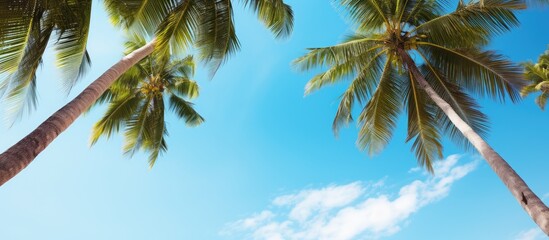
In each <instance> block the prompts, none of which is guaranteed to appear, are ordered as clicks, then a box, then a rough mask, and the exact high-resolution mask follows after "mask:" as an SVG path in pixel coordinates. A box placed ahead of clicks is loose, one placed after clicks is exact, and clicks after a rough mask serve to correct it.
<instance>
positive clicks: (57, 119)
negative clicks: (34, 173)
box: [0, 39, 156, 186]
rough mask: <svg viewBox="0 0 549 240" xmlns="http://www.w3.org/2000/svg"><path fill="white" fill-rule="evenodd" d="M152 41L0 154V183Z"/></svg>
mask: <svg viewBox="0 0 549 240" xmlns="http://www.w3.org/2000/svg"><path fill="white" fill-rule="evenodd" d="M155 42H156V41H155V40H154V39H153V40H152V41H151V42H149V43H147V44H146V45H145V46H143V47H141V48H139V49H137V50H135V51H134V52H132V53H130V54H128V55H127V56H125V57H124V58H122V59H121V60H120V61H118V62H117V63H116V64H114V65H113V66H112V67H111V68H109V69H108V70H107V71H106V72H105V73H103V74H102V75H101V76H100V77H99V78H97V79H96V80H95V81H94V82H92V83H91V84H90V85H89V86H88V87H87V88H86V89H84V91H82V92H81V93H80V94H79V95H78V96H77V97H76V98H74V99H73V100H72V101H70V102H69V103H67V104H66V105H65V106H63V107H62V108H61V109H59V110H57V112H55V113H54V114H53V115H51V116H50V117H49V118H48V119H46V121H44V122H43V123H42V124H40V125H39V126H38V127H37V128H36V129H35V130H34V131H32V132H31V133H29V134H28V135H27V136H25V137H24V138H23V139H21V140H20V141H19V142H17V143H16V144H14V145H13V146H11V147H10V148H9V149H7V150H6V151H5V152H3V153H2V154H0V186H1V185H3V184H4V183H6V182H7V181H8V180H10V179H11V178H13V177H14V176H15V175H17V174H18V173H19V172H21V171H22V170H23V169H24V168H25V167H27V166H28V165H29V164H30V163H31V162H32V160H34V159H35V158H36V156H38V154H40V152H42V151H43V150H44V149H45V148H46V147H47V146H48V145H49V144H50V143H51V142H52V141H53V140H54V139H55V138H56V137H57V136H59V134H61V132H63V131H64V130H65V129H67V128H68V127H69V126H70V125H71V124H72V123H73V122H74V121H75V120H76V118H78V117H79V116H80V114H82V113H83V112H84V111H86V110H87V109H88V108H89V107H90V106H91V105H92V104H93V103H94V102H95V101H96V100H97V98H99V96H101V94H103V93H104V92H105V90H107V89H108V88H109V86H111V84H112V83H113V82H114V81H115V80H116V79H118V77H120V75H122V74H123V73H124V72H126V71H127V70H128V69H129V68H130V67H132V66H133V65H135V64H136V63H137V62H139V61H140V60H141V59H143V58H145V57H146V56H148V55H149V54H151V53H152V52H153V50H154V46H155Z"/></svg>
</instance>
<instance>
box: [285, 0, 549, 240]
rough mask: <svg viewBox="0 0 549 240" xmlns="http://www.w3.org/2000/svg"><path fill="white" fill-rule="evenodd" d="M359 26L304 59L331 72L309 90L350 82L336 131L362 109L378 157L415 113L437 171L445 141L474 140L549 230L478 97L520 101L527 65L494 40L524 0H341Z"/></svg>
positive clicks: (414, 137)
mask: <svg viewBox="0 0 549 240" xmlns="http://www.w3.org/2000/svg"><path fill="white" fill-rule="evenodd" d="M338 2H339V3H340V4H341V6H342V7H343V8H344V9H345V10H347V12H348V16H349V17H350V18H351V19H352V20H353V22H354V23H355V24H356V32H355V34H353V35H351V36H349V37H348V38H347V39H346V40H345V41H344V42H343V43H340V44H338V45H335V46H331V47H323V48H313V49H310V51H309V53H307V54H306V55H304V56H303V57H301V58H299V59H297V60H296V62H295V64H296V65H297V66H298V67H299V68H300V69H301V70H310V69H312V68H315V67H324V68H325V70H326V71H324V72H322V73H320V74H318V75H316V76H314V77H313V78H312V79H311V80H310V81H309V82H308V84H307V86H306V93H311V92H313V91H315V90H317V89H319V88H321V87H323V86H325V85H330V84H335V83H339V82H341V81H342V80H345V79H349V80H350V83H349V87H348V88H347V90H346V91H345V92H344V93H343V95H342V97H341V102H340V104H339V108H338V110H337V113H336V116H335V120H334V123H333V129H334V131H335V133H336V134H337V131H338V129H339V128H340V127H341V126H342V125H347V124H349V123H350V122H351V121H352V120H353V118H352V109H353V106H354V105H355V104H359V105H363V107H362V110H361V112H360V114H359V116H358V126H359V128H360V130H359V136H358V140H357V144H358V146H359V147H360V148H361V149H364V150H366V151H368V152H369V153H370V154H375V153H377V152H379V151H381V150H382V149H383V148H384V147H385V146H386V145H387V144H388V142H389V140H390V139H391V137H392V133H393V131H394V129H395V128H396V123H397V119H398V116H399V114H400V113H401V112H403V111H405V112H406V114H407V116H408V136H407V139H406V141H413V144H412V149H413V151H414V152H415V154H416V156H417V159H418V162H419V164H420V165H422V166H424V167H425V168H426V169H427V170H429V171H432V170H433V168H432V164H433V161H434V160H435V159H437V158H440V157H442V144H441V137H442V135H443V134H446V135H448V136H450V137H451V138H452V139H454V140H457V141H458V142H460V143H464V142H465V143H467V144H471V145H472V146H474V148H476V149H477V150H478V152H479V153H480V154H481V155H482V156H483V157H484V159H486V160H487V162H488V163H489V165H490V166H491V167H492V168H493V170H494V171H495V172H496V173H497V175H498V176H499V177H500V178H501V180H502V181H503V182H504V183H505V185H506V186H507V187H508V188H509V190H510V191H511V193H512V194H513V196H514V197H515V198H516V199H517V201H518V202H519V203H520V204H521V206H522V207H523V208H524V209H525V210H526V212H527V213H528V214H529V215H530V216H531V217H532V218H533V219H534V221H535V222H536V223H537V224H538V225H539V226H540V227H541V229H542V230H543V231H544V232H545V233H546V234H549V209H548V208H547V207H546V206H545V205H544V204H543V202H542V201H541V200H540V199H539V198H538V197H537V196H536V195H535V194H534V193H533V192H532V190H530V188H529V187H528V186H527V185H526V183H525V182H524V181H523V180H522V179H521V178H520V176H519V175H518V174H517V173H516V172H515V171H514V170H513V169H512V168H511V167H510V166H509V165H508V164H507V162H505V160H504V159H503V158H502V157H501V156H500V155H498V153H496V152H495V151H494V150H493V149H492V148H491V147H490V146H489V145H488V144H487V143H486V142H485V141H484V140H483V139H482V137H481V136H482V135H483V134H484V133H485V132H486V130H487V119H486V116H485V115H484V114H483V113H482V112H481V111H480V110H479V106H478V105H477V103H476V102H475V101H474V99H473V98H472V97H471V95H470V94H476V95H480V96H489V97H493V98H496V99H500V100H504V99H506V98H510V99H511V100H512V101H516V100H518V99H520V98H519V94H518V90H517V89H518V87H519V86H520V85H521V80H520V79H521V77H522V76H521V72H520V68H518V67H517V66H515V65H513V64H512V63H511V62H510V61H509V60H507V59H505V58H504V57H503V56H501V55H499V54H497V53H496V52H493V51H487V50H484V49H483V47H484V46H486V44H487V43H488V41H489V39H490V37H491V36H493V35H494V34H498V33H501V32H504V31H507V30H509V29H510V28H511V27H513V26H515V25H517V24H518V20H517V19H516V18H515V15H514V11H515V10H518V9H523V8H524V7H525V5H524V2H523V1H519V0H485V1H483V2H482V3H479V2H469V3H464V2H463V1H459V3H458V6H457V8H456V9H455V10H454V11H451V12H449V13H447V14H444V13H445V12H446V11H445V6H444V2H445V1H434V0H390V1H389V0H338Z"/></svg>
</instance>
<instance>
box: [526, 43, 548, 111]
mask: <svg viewBox="0 0 549 240" xmlns="http://www.w3.org/2000/svg"><path fill="white" fill-rule="evenodd" d="M523 66H524V78H525V79H526V80H527V81H528V82H529V83H530V84H528V85H527V86H525V87H523V88H522V90H521V91H520V94H521V95H522V96H523V97H525V96H527V95H529V94H531V93H534V92H538V91H539V92H540V95H539V96H538V97H537V98H536V103H537V104H538V106H539V107H540V108H541V109H542V110H543V109H545V103H546V102H547V98H548V97H549V50H548V51H546V52H545V53H544V54H542V55H541V56H539V58H538V62H537V63H533V62H526V63H524V64H523Z"/></svg>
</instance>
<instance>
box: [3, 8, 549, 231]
mask: <svg viewBox="0 0 549 240" xmlns="http://www.w3.org/2000/svg"><path fill="white" fill-rule="evenodd" d="M287 2H288V3H289V4H291V5H292V7H293V8H294V11H295V31H294V34H293V35H292V37H291V38H289V39H288V40H283V41H276V40H274V39H273V37H272V35H271V34H270V33H269V32H268V31H267V30H266V29H265V28H263V26H262V25H261V24H260V23H259V22H258V21H256V19H255V16H254V15H253V14H252V13H251V12H249V11H246V10H243V9H242V6H241V4H236V6H235V8H236V13H237V14H236V18H235V20H236V25H237V33H238V36H239V38H240V41H241V45H242V50H241V51H240V52H239V53H237V54H236V55H234V56H233V57H231V59H230V61H229V62H228V63H227V64H225V65H224V66H223V67H222V68H221V69H220V70H219V72H218V73H217V75H216V76H215V78H214V79H213V80H211V81H210V80H209V79H208V74H207V70H206V69H205V68H199V69H198V73H197V75H196V77H195V79H196V80H197V81H198V82H199V84H200V86H201V95H200V97H199V98H198V100H197V101H196V109H197V110H198V111H199V112H200V113H201V114H202V116H204V117H205V118H206V122H205V123H204V124H203V125H201V126H199V127H196V128H188V127H185V125H184V124H183V122H181V121H177V120H176V119H175V118H174V117H173V116H170V117H168V118H167V121H168V128H169V131H170V137H169V138H168V146H169V151H168V153H167V154H165V155H164V156H162V157H161V158H160V159H159V160H158V161H157V163H156V165H155V167H154V168H153V169H152V170H149V169H148V165H147V155H146V154H137V155H135V156H134V157H133V158H131V159H129V158H127V157H124V156H123V155H122V150H121V148H122V137H121V136H122V135H121V134H119V135H117V136H115V137H113V138H111V139H109V140H106V139H102V140H100V141H99V143H98V144H97V145H95V146H94V147H92V148H90V147H89V144H88V142H89V141H88V140H89V135H90V131H91V126H92V125H93V123H94V122H95V121H97V120H98V119H99V117H100V115H101V114H102V112H103V111H104V107H99V108H96V109H94V110H93V111H92V112H90V113H88V114H86V115H85V116H82V117H81V118H79V119H78V120H77V121H76V122H75V123H74V124H73V125H72V126H71V127H70V128H69V129H68V130H67V131H66V132H64V133H63V134H62V135H61V136H60V137H58V138H57V139H56V140H55V141H54V142H53V143H52V144H51V145H50V146H49V147H48V148H47V149H46V150H45V151H44V152H43V153H42V154H40V155H39V156H38V157H37V158H36V160H35V161H34V162H33V163H32V164H31V165H30V166H29V167H28V168H27V169H25V170H24V171H23V172H22V173H20V174H19V175H18V176H16V177H15V178H14V179H12V180H11V181H10V182H8V183H6V184H5V185H4V186H2V187H1V188H0V213H1V214H0V216H1V217H0V226H1V227H0V239H13V240H17V239H57V240H62V239H197V240H202V239H204V240H208V239H254V238H255V239H277V238H276V237H280V239H335V240H339V239H393V240H398V239H447V240H451V239H456V240H457V239H504V240H506V239H508V240H533V239H544V237H543V236H542V235H541V233H540V232H539V231H537V230H536V228H535V225H534V223H533V222H532V220H530V218H529V217H528V216H527V215H526V213H524V211H523V210H522V208H521V207H520V205H519V204H518V203H517V202H516V201H515V200H514V198H513V197H512V196H511V194H510V193H509V192H508V191H507V189H506V188H505V187H504V186H503V184H502V183H501V182H500V181H499V179H498V178H497V177H496V175H495V174H494V173H493V172H492V170H491V169H490V167H489V166H488V165H487V164H486V163H485V162H484V161H483V160H482V159H480V158H479V157H478V156H477V155H476V154H475V153H474V152H466V151H465V150H463V149H461V148H460V147H459V146H456V145H454V144H453V143H452V142H450V141H447V140H446V141H445V142H444V146H445V151H444V155H445V159H446V160H444V161H441V162H439V163H438V164H437V172H438V174H437V175H435V176H434V177H432V176H429V175H426V174H425V173H423V171H422V170H419V169H417V168H416V167H417V163H416V159H415V157H414V155H413V153H412V152H411V151H410V148H411V145H410V144H406V143H405V142H404V140H405V134H406V127H405V119H404V118H402V119H401V120H400V122H399V127H398V129H397V132H396V134H395V136H394V138H393V140H392V142H391V144H390V145H389V146H388V147H387V148H386V149H385V150H384V151H383V152H382V153H381V154H379V155H376V156H373V157H370V156H368V155H367V154H365V153H363V152H360V151H359V150H358V149H357V148H356V146H355V140H356V136H357V130H356V128H355V127H354V126H351V127H349V128H347V129H344V130H343V131H342V132H341V134H340V136H339V138H335V137H334V136H333V134H332V132H331V122H332V119H333V116H334V114H335V111H336V108H337V103H338V96H339V95H340V94H341V92H342V90H343V89H344V88H345V87H346V85H345V84H341V85H337V86H334V87H329V88H326V89H323V90H321V91H319V92H316V93H314V94H312V95H310V96H307V97H304V96H303V89H304V86H305V84H306V82H307V80H308V79H309V78H310V77H311V76H312V75H313V74H315V72H310V73H299V72H297V71H296V70H294V69H293V68H292V67H291V65H290V62H291V61H292V60H293V59H295V58H297V57H299V56H301V55H302V54H304V53H306V50H305V48H307V47H320V46H328V45H334V44H336V43H338V42H339V41H341V39H342V38H343V37H344V36H345V34H347V33H349V32H350V31H351V30H352V29H351V28H350V26H349V25H348V22H347V21H346V20H345V19H343V18H342V17H341V14H340V13H338V12H337V11H336V9H335V8H334V6H333V4H332V3H331V1H330V0H322V1H320V0H314V1H313V0H301V1H298V0H288V1H287ZM94 4H95V5H94V9H93V14H92V28H91V32H90V39H89V52H90V54H91V57H92V61H93V65H92V68H91V70H90V71H89V73H88V74H87V76H86V77H85V78H84V79H83V80H82V81H81V82H80V83H79V84H78V86H77V87H76V88H75V89H74V90H73V92H71V94H70V95H69V96H67V94H64V93H63V92H62V86H61V84H60V81H59V73H58V72H57V71H56V70H55V66H54V64H53V63H52V57H51V54H50V55H49V56H48V57H47V58H46V61H45V63H44V65H43V68H42V70H41V71H40V73H39V76H38V80H39V82H38V89H39V95H40V98H39V102H40V105H39V108H38V110H37V111H35V112H33V113H32V114H31V115H30V116H25V117H24V118H23V120H22V121H20V122H17V123H16V124H15V125H14V126H13V127H11V128H8V127H7V125H6V124H4V125H2V126H1V127H0V132H1V135H0V136H1V137H0V150H2V151H3V150H5V149H6V148H8V147H9V146H11V145H12V144H14V143H15V142H17V141H18V140H19V139H20V138H21V137H23V136H24V135H25V134H27V133H28V132H30V131H31V130H32V129H34V128H35V127H36V126H37V125H38V124H39V123H40V122H41V121H43V120H44V119H46V118H47V117H48V116H49V115H50V114H52V113H53V112H54V111H55V110H56V109H58V108H59V107H60V106H62V105H63V104H65V103H66V102H67V101H68V99H69V97H73V96H74V95H75V94H76V93H78V92H79V91H80V90H81V89H83V88H84V87H85V86H86V85H87V84H89V83H90V82H91V81H92V80H93V79H95V78H96V77H98V76H99V75H100V74H101V73H102V72H103V71H105V70H106V69H107V68H108V67H109V66H110V65H112V64H113V63H115V62H116V61H118V60H119V59H120V57H121V56H122V51H123V47H122V43H123V38H122V34H121V32H120V31H118V30H116V29H114V28H113V27H112V26H111V25H110V23H109V21H108V20H107V17H106V15H105V13H104V11H103V6H102V3H101V2H95V1H94ZM548 14H549V8H544V9H533V10H528V11H524V12H522V13H520V20H521V22H522V25H521V27H520V28H517V29H514V30H513V31H512V32H510V33H507V34H505V35H503V36H499V37H497V38H496V39H495V40H494V43H493V44H492V45H491V48H493V49H497V50H498V51H500V52H502V53H503V54H505V55H507V56H509V57H510V58H512V59H513V60H514V61H517V62H520V61H525V60H536V59H537V57H538V55H539V54H541V53H542V52H543V51H544V50H546V48H547V44H549V32H548V31H547V26H546V25H547V24H546V23H547V16H548ZM481 105H482V107H483V108H482V109H483V111H484V112H485V113H486V114H487V115H488V116H489V117H490V122H491V130H490V134H489V137H488V138H487V140H488V142H489V143H490V144H492V145H493V147H494V148H495V149H496V151H498V152H499V153H500V154H501V155H502V156H503V157H504V158H505V159H506V160H507V161H508V162H509V163H510V165H511V166H513V167H514V168H515V170H516V171H517V172H518V173H519V174H520V175H521V176H522V177H523V178H524V180H525V181H526V182H527V183H528V184H529V185H530V186H531V188H532V189H533V190H534V191H535V192H536V193H538V195H539V196H540V197H544V199H545V201H546V202H549V185H548V184H547V183H548V181H549V177H548V176H549V175H548V174H547V170H548V169H549V157H548V155H547V149H548V148H549V145H548V143H547V141H546V139H547V134H548V133H549V124H547V123H548V122H549V115H548V113H547V112H543V111H541V110H539V109H538V107H537V106H536V105H535V104H534V100H533V97H530V98H527V99H525V100H524V101H522V102H521V103H518V104H512V103H507V104H500V103H497V102H493V101H491V100H489V99H488V100H486V99H485V100H481Z"/></svg>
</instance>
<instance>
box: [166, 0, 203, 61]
mask: <svg viewBox="0 0 549 240" xmlns="http://www.w3.org/2000/svg"><path fill="white" fill-rule="evenodd" d="M201 14H202V12H201V11H200V7H199V5H198V4H197V1H196V0H188V1H181V2H179V3H178V5H177V6H176V7H175V8H174V9H173V10H172V11H171V12H170V13H169V14H168V15H167V16H166V17H165V18H163V21H162V22H161V23H160V25H158V28H156V33H155V35H156V51H157V55H158V57H160V58H169V56H170V54H171V52H172V51H176V52H182V51H185V50H187V49H188V48H189V47H190V46H192V44H193V41H194V32H195V31H196V30H197V26H198V24H199V22H200V18H201V16H200V15H201Z"/></svg>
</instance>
